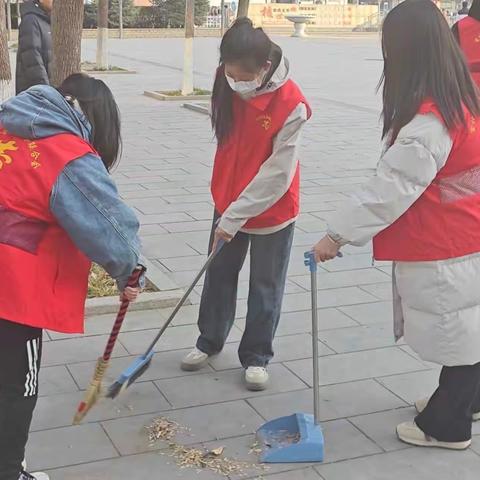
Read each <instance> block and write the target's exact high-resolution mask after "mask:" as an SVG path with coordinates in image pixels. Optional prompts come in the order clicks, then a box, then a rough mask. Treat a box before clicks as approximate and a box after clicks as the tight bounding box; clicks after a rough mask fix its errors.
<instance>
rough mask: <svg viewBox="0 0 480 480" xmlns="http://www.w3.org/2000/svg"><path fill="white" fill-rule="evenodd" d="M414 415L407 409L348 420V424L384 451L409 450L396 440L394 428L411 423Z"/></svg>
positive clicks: (405, 445)
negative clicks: (400, 424) (350, 423)
mask: <svg viewBox="0 0 480 480" xmlns="http://www.w3.org/2000/svg"><path fill="white" fill-rule="evenodd" d="M415 415H416V413H415V410H414V409H413V408H411V407H407V408H399V409H396V410H389V411H387V412H379V413H372V414H370V415H362V416H359V417H354V418H350V422H352V423H353V424H354V425H355V426H356V427H357V428H358V429H359V430H361V431H362V432H363V433H364V434H365V435H366V436H367V437H368V438H370V439H372V440H373V441H374V442H375V443H376V444H377V445H379V446H380V447H382V448H383V449H384V450H386V451H394V450H403V449H405V448H409V446H408V445H407V444H405V443H403V442H401V441H400V440H398V438H397V434H396V431H395V428H396V426H397V425H398V424H399V423H403V422H410V421H412V420H413V418H414V417H415Z"/></svg>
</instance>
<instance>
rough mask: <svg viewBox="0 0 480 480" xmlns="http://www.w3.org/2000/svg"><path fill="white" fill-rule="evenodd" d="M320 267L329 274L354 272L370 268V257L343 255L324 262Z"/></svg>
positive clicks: (366, 255) (364, 255)
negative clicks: (344, 271)
mask: <svg viewBox="0 0 480 480" xmlns="http://www.w3.org/2000/svg"><path fill="white" fill-rule="evenodd" d="M322 267H323V268H324V269H325V270H328V271H329V272H340V271H342V270H355V269H362V268H371V267H372V256H371V255H370V254H368V253H365V254H360V255H345V256H343V258H337V259H335V260H332V261H330V262H326V263H325V264H324V265H322Z"/></svg>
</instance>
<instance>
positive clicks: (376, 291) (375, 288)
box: [360, 281, 392, 300]
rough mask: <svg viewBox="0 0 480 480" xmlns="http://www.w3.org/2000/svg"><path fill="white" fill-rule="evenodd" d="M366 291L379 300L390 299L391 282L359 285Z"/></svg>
mask: <svg viewBox="0 0 480 480" xmlns="http://www.w3.org/2000/svg"><path fill="white" fill-rule="evenodd" d="M360 288H361V289H362V290H365V291H366V292H368V293H371V294H372V295H374V296H375V297H377V298H378V299H379V300H391V299H392V282H391V281H389V282H387V283H377V284H374V285H362V286H361V287H360Z"/></svg>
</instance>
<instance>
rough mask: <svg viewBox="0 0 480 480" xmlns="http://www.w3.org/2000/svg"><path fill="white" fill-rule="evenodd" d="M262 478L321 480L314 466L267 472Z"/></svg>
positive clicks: (270, 479)
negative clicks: (269, 473)
mask: <svg viewBox="0 0 480 480" xmlns="http://www.w3.org/2000/svg"><path fill="white" fill-rule="evenodd" d="M257 478H258V477H257ZM260 478H264V479H265V480H320V476H319V474H318V473H317V472H316V471H315V470H314V469H313V468H302V469H300V470H297V469H295V470H290V471H288V472H282V473H274V474H273V475H268V474H267V473H266V474H263V475H262V477H260Z"/></svg>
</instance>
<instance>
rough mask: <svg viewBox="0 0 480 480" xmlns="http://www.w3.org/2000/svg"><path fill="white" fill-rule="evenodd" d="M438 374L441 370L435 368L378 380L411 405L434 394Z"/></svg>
mask: <svg viewBox="0 0 480 480" xmlns="http://www.w3.org/2000/svg"><path fill="white" fill-rule="evenodd" d="M438 376H439V370H438V369H435V370H425V371H423V372H412V373H404V374H402V375H393V376H391V377H383V378H380V379H379V380H378V381H379V382H380V383H381V384H382V385H385V387H387V388H388V389H389V390H390V391H392V392H394V393H395V394H396V395H398V396H399V397H400V398H402V399H403V400H405V401H406V402H407V403H408V404H409V405H413V403H414V402H415V401H417V400H420V399H421V398H425V397H429V396H430V395H432V393H433V392H434V391H435V390H436V388H437V387H438Z"/></svg>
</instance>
